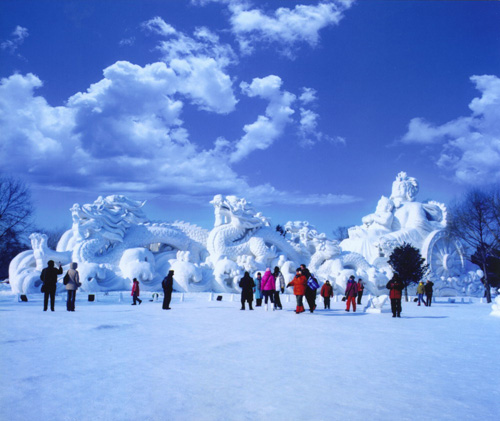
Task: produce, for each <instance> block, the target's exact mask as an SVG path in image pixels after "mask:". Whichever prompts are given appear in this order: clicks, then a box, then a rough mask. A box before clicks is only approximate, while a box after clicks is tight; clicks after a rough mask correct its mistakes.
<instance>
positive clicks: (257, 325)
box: [0, 292, 500, 421]
mask: <svg viewBox="0 0 500 421" xmlns="http://www.w3.org/2000/svg"><path fill="white" fill-rule="evenodd" d="M215 295H217V294H214V296H215ZM222 295H223V296H224V298H223V300H222V301H220V302H218V301H208V294H185V295H184V296H183V301H181V295H180V294H174V299H173V302H172V307H173V309H172V310H170V311H164V310H162V309H161V301H159V302H150V301H148V298H149V296H147V295H144V297H142V298H143V299H144V301H143V304H142V305H140V306H131V305H130V303H131V297H130V293H129V292H128V293H127V292H124V293H123V299H124V300H123V301H122V302H119V301H118V295H112V294H111V295H109V296H99V297H98V301H97V302H94V303H91V302H87V301H86V294H84V293H81V294H80V293H77V304H76V311H75V312H74V313H69V312H67V311H66V308H65V303H64V302H63V301H62V297H61V296H59V298H58V299H57V300H56V311H55V312H54V313H52V312H50V310H49V311H48V312H46V313H44V312H43V311H42V301H41V295H39V296H36V295H33V296H29V297H28V298H29V302H28V303H17V302H15V300H14V296H13V295H12V294H8V293H2V295H0V314H1V318H0V323H1V336H0V341H1V344H2V347H1V350H2V359H1V363H0V373H1V374H0V376H1V380H2V383H3V385H4V387H3V390H2V393H1V398H0V407H1V408H2V409H1V411H0V414H1V415H0V419H1V420H4V419H5V420H9V421H11V420H12V421H14V420H23V421H26V420H79V421H81V420H138V419H141V420H268V419H274V420H303V419H308V420H337V419H343V420H365V419H373V420H458V419H460V420H496V419H498V414H499V413H500V363H499V360H498V353H499V351H500V342H499V340H500V339H499V338H500V335H499V333H500V319H499V318H496V317H491V316H489V313H490V311H491V306H490V305H487V304H481V303H479V302H477V300H474V303H472V304H465V303H448V302H447V300H446V299H438V302H437V303H435V304H433V306H432V307H430V308H427V307H417V305H416V303H405V302H403V317H402V318H401V319H393V318H392V317H391V315H390V313H389V312H388V311H389V309H388V307H387V305H386V307H385V308H384V311H383V312H382V314H368V313H362V312H357V313H352V312H351V313H346V312H345V311H344V303H342V302H332V310H322V308H323V305H322V300H321V299H318V300H317V303H318V310H317V311H316V312H314V314H310V313H309V312H306V313H303V314H300V315H296V314H295V313H294V309H295V302H294V297H290V302H287V298H286V297H282V302H283V305H284V310H283V311H275V312H272V311H268V312H266V311H265V310H264V308H256V309H255V310H254V311H248V309H247V310H246V311H240V310H239V308H240V302H239V297H238V296H236V295H235V296H234V301H231V298H230V295H228V294H222ZM364 301H366V300H364ZM254 308H255V307H254Z"/></svg>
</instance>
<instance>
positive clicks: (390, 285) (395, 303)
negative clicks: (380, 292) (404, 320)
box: [385, 273, 404, 317]
mask: <svg viewBox="0 0 500 421" xmlns="http://www.w3.org/2000/svg"><path fill="white" fill-rule="evenodd" d="M385 287H386V288H387V289H388V290H390V293H389V298H390V299H391V310H392V317H396V316H397V317H401V296H402V291H403V289H404V285H403V282H401V280H400V279H399V276H398V274H397V273H396V274H394V276H393V277H392V279H391V280H390V281H389V282H387V285H386V286H385Z"/></svg>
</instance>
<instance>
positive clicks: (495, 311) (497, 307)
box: [490, 295, 500, 317]
mask: <svg viewBox="0 0 500 421" xmlns="http://www.w3.org/2000/svg"><path fill="white" fill-rule="evenodd" d="M490 315H492V316H496V317H500V295H498V296H497V298H495V302H494V304H493V305H492V306H491V313H490Z"/></svg>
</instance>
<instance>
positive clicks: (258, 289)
mask: <svg viewBox="0 0 500 421" xmlns="http://www.w3.org/2000/svg"><path fill="white" fill-rule="evenodd" d="M261 281H262V274H261V273H260V272H257V279H256V280H255V288H254V290H253V292H254V293H255V307H260V306H262V290H261V286H260V282H261Z"/></svg>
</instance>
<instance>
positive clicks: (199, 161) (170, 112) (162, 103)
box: [0, 62, 357, 205]
mask: <svg viewBox="0 0 500 421" xmlns="http://www.w3.org/2000/svg"><path fill="white" fill-rule="evenodd" d="M176 77H177V75H176V74H175V72H174V71H172V70H171V69H169V68H168V67H167V65H166V64H165V63H154V64H151V65H148V66H144V67H141V66H137V65H133V64H131V63H128V62H117V63H115V64H114V65H112V66H110V67H108V68H107V69H105V70H104V78H103V79H102V80H101V81H99V82H97V83H96V84H93V85H91V86H90V87H89V89H88V90H87V91H86V92H84V93H77V94H75V95H73V96H72V97H71V98H69V100H68V101H67V105H66V106H61V107H52V106H50V105H49V104H48V103H47V101H46V100H45V99H44V98H43V97H41V96H37V95H35V90H36V89H37V88H40V87H41V86H42V82H41V81H40V79H39V78H38V77H37V76H35V75H33V74H27V75H25V76H23V75H13V76H11V77H9V78H5V79H2V80H1V81H0V126H1V127H2V131H1V133H0V167H1V168H2V169H3V170H4V171H7V172H9V173H12V174H23V175H27V176H28V177H31V182H32V183H33V184H37V185H43V186H46V187H47V186H51V187H52V188H58V189H69V190H81V189H95V190H99V191H102V192H115V193H116V192H120V193H125V194H127V193H141V194H152V193H161V194H165V195H171V196H172V197H174V198H175V197H178V196H179V195H181V196H182V195H185V194H186V192H189V195H190V196H191V198H192V199H193V198H194V199H193V200H196V198H200V200H206V198H207V197H209V196H210V195H214V194H217V193H222V194H237V195H245V196H248V198H249V199H251V200H253V201H254V202H255V203H256V204H259V205H262V204H269V203H281V204H285V203H289V202H290V201H293V200H294V198H296V195H297V192H287V191H278V190H276V189H274V188H273V187H272V186H271V185H269V184H264V185H260V186H250V185H249V184H248V182H247V181H246V180H245V179H244V178H243V177H241V176H239V175H238V174H237V173H235V172H234V170H233V169H232V168H231V166H230V164H229V163H228V159H227V153H228V149H229V147H230V144H229V142H227V141H226V140H224V139H222V138H221V139H218V140H217V141H216V144H215V147H214V149H212V150H200V149H199V148H198V147H197V146H196V145H195V144H193V143H192V142H190V140H189V138H188V133H187V131H186V129H185V128H184V127H183V122H182V120H181V118H180V117H181V112H182V103H181V102H180V101H179V100H173V99H172V98H171V96H172V94H173V92H174V91H175V86H176V82H175V78H176ZM280 87H281V82H280V80H278V79H275V78H272V77H271V78H269V79H267V78H264V79H263V80H255V81H254V82H253V83H252V84H250V85H247V86H245V89H246V91H247V94H248V95H257V96H262V97H263V98H267V99H269V100H271V103H270V105H269V107H268V108H270V109H274V107H277V108H279V106H278V104H279V103H280V101H284V103H281V105H282V106H283V105H285V108H286V104H287V103H288V102H289V101H290V98H289V99H288V100H285V99H284V98H287V97H288V96H289V95H290V94H288V93H286V92H283V91H281V89H280ZM273 101H275V102H273ZM273 112H276V110H274V111H272V112H270V114H272V113H273ZM289 113H290V111H287V112H285V116H287V115H288V114H289ZM285 118H288V117H285ZM301 197H302V198H303V199H304V202H305V203H307V204H312V205H336V204H342V203H350V202H352V201H355V200H357V199H356V198H353V197H351V196H342V195H341V196H337V195H330V194H327V195H309V196H308V195H304V194H302V196H301Z"/></svg>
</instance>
